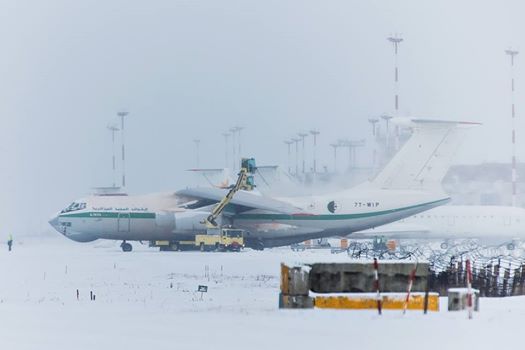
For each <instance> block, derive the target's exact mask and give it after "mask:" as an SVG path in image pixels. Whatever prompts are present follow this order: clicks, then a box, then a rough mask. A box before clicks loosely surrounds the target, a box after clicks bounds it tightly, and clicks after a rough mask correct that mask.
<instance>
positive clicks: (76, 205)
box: [62, 202, 86, 214]
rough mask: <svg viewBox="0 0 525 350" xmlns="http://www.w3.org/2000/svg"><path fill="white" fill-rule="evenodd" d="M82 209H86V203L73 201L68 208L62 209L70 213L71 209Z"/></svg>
mask: <svg viewBox="0 0 525 350" xmlns="http://www.w3.org/2000/svg"><path fill="white" fill-rule="evenodd" d="M82 209H86V203H77V202H73V203H71V205H70V206H69V207H67V208H66V209H64V210H62V214H63V213H69V212H70V211H77V210H82Z"/></svg>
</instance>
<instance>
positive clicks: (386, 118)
mask: <svg viewBox="0 0 525 350" xmlns="http://www.w3.org/2000/svg"><path fill="white" fill-rule="evenodd" d="M381 118H382V119H383V120H384V121H385V123H386V133H385V150H386V152H385V153H386V155H387V159H388V158H389V157H390V119H392V116H389V115H382V116H381Z"/></svg>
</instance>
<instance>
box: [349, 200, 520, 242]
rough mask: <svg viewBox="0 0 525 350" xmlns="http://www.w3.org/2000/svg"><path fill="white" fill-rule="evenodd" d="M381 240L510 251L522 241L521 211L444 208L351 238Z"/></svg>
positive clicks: (354, 235) (457, 206) (451, 206)
mask: <svg viewBox="0 0 525 350" xmlns="http://www.w3.org/2000/svg"><path fill="white" fill-rule="evenodd" d="M373 236H384V237H387V238H394V239H434V240H442V248H446V247H447V246H448V242H449V241H452V240H457V239H475V240H479V241H480V243H482V244H487V245H505V246H506V247H507V249H510V250H512V249H514V248H515V246H516V244H517V242H519V241H524V240H525V209H524V208H518V207H508V206H481V205H446V206H441V207H438V208H434V209H431V210H428V211H426V212H424V213H419V214H416V215H413V216H411V217H408V218H405V219H402V220H399V221H397V222H394V223H391V224H387V225H383V226H379V227H376V228H373V229H369V230H365V231H361V232H355V233H353V234H352V235H351V236H350V237H351V238H356V239H357V238H368V237H373Z"/></svg>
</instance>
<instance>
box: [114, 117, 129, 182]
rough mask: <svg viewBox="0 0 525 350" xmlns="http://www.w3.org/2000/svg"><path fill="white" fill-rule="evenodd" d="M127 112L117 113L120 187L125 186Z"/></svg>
mask: <svg viewBox="0 0 525 350" xmlns="http://www.w3.org/2000/svg"><path fill="white" fill-rule="evenodd" d="M128 114H129V112H126V111H120V112H118V113H117V115H118V116H119V117H120V138H121V142H122V188H125V187H126V146H125V145H126V143H125V137H124V136H125V134H124V118H125V117H126V116H127V115H128Z"/></svg>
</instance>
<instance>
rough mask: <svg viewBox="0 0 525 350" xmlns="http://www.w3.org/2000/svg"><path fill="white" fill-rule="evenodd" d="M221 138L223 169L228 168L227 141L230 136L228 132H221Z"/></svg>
mask: <svg viewBox="0 0 525 350" xmlns="http://www.w3.org/2000/svg"><path fill="white" fill-rule="evenodd" d="M222 136H224V162H225V164H226V165H225V166H224V167H225V168H227V167H228V139H229V137H230V136H231V134H230V133H229V132H223V133H222Z"/></svg>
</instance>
